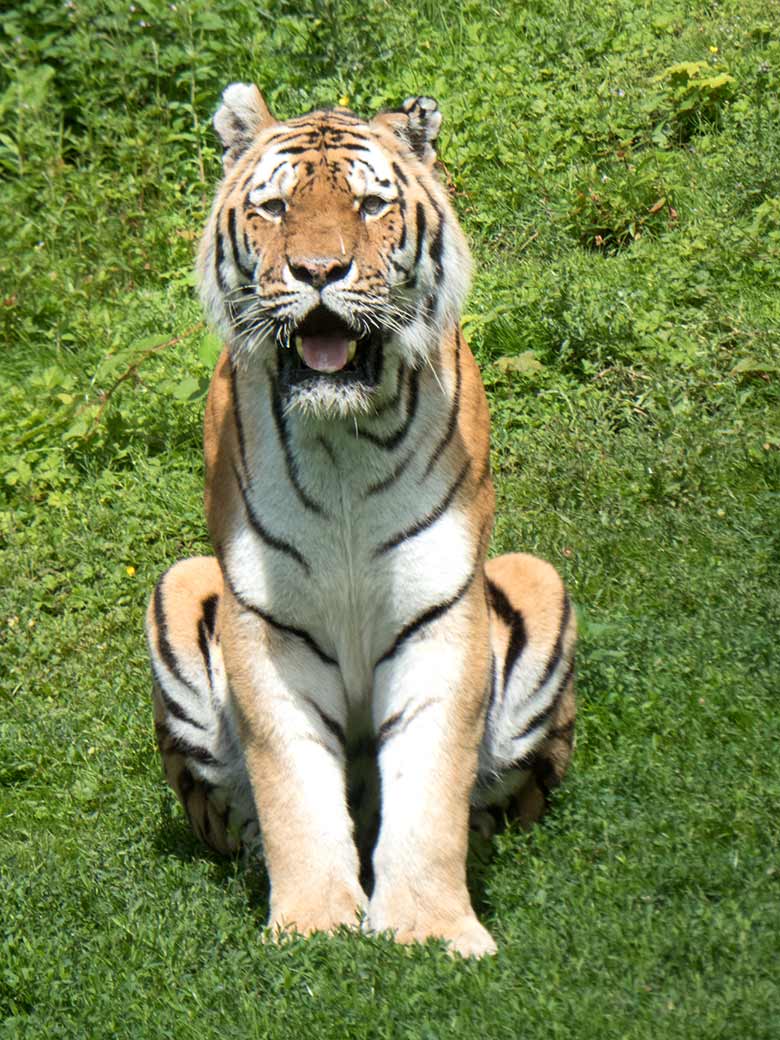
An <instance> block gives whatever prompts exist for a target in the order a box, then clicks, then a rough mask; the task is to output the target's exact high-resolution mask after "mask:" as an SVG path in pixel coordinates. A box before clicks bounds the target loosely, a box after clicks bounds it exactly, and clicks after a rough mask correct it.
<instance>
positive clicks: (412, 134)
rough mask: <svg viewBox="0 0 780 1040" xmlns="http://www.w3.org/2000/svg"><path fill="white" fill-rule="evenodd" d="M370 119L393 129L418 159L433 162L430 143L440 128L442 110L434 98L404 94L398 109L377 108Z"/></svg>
mask: <svg viewBox="0 0 780 1040" xmlns="http://www.w3.org/2000/svg"><path fill="white" fill-rule="evenodd" d="M372 122H373V123H377V124H379V126H384V127H387V128H388V129H389V130H392V132H393V133H394V134H395V136H396V137H399V138H400V139H401V140H402V141H403V142H404V143H405V144H406V145H408V147H409V148H410V149H411V150H412V151H413V152H414V154H415V155H416V156H417V158H418V159H419V160H420V161H421V162H423V163H425V165H426V166H433V164H434V162H435V161H436V151H435V149H434V147H433V145H434V142H435V141H436V138H437V137H438V136H439V130H440V128H441V112H440V111H439V105H438V102H436V101H435V100H434V99H433V98H430V97H411V98H407V99H406V101H404V103H403V105H401V107H400V108H399V109H396V110H395V111H394V112H380V113H379V115H378V116H375V117H374V119H373V120H372Z"/></svg>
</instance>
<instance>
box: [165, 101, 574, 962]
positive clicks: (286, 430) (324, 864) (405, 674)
mask: <svg viewBox="0 0 780 1040" xmlns="http://www.w3.org/2000/svg"><path fill="white" fill-rule="evenodd" d="M441 120H442V117H441V112H440V110H439V107H438V104H437V103H436V101H434V100H433V99H431V98H428V97H422V96H421V97H412V98H409V99H407V100H406V101H405V102H404V103H403V104H402V105H401V107H400V108H398V109H395V110H392V111H386V112H380V113H379V114H378V115H375V116H374V117H373V118H370V119H368V120H366V119H363V118H361V117H359V116H358V115H356V114H354V113H353V112H352V111H350V110H349V109H347V108H344V107H338V106H337V107H333V108H329V109H322V110H317V111H312V112H310V113H308V114H305V115H302V116H300V117H296V118H292V119H288V120H277V119H275V118H274V116H273V115H272V114H271V112H270V109H269V108H268V105H267V104H266V102H265V100H264V99H263V97H262V95H261V93H260V91H259V89H258V88H257V87H256V86H255V85H253V84H244V83H234V84H231V85H230V86H228V87H227V89H226V90H225V91H224V93H223V95H222V100H221V105H220V107H219V109H218V111H217V112H216V115H215V116H214V120H213V124H214V127H215V129H216V132H217V135H218V136H219V138H220V141H221V143H222V146H223V148H224V153H223V169H224V176H223V179H222V181H221V183H220V185H219V187H218V189H217V192H216V198H215V201H214V204H213V208H212V210H211V213H210V216H209V219H208V223H207V227H206V230H205V233H204V235H203V238H202V242H201V245H200V250H199V254H198V261H197V271H198V282H199V287H200V294H201V298H202V301H203V304H204V308H205V311H206V313H207V315H208V317H209V319H210V321H211V322H212V323H213V325H214V326H215V327H216V328H217V329H218V330H219V332H220V333H221V336H222V338H223V339H224V344H225V346H224V349H223V351H222V354H221V356H220V357H219V360H218V362H217V365H216V370H215V372H214V375H213V379H212V381H211V384H210V389H209V393H208V397H207V402H206V410H205V420H204V453H205V474H206V476H205V513H206V519H207V526H208V531H209V535H210V539H211V543H212V545H213V549H214V555H213V556H205V557H197V558H192V559H186V560H183V561H180V562H178V563H175V564H174V565H173V566H172V567H171V568H170V569H169V570H168V571H167V572H166V573H165V574H164V575H163V577H162V578H161V579H160V581H159V583H158V584H157V586H156V588H155V589H154V591H153V593H152V595H151V599H150V602H149V608H148V612H147V619H146V630H147V638H148V646H149V652H150V656H151V666H152V674H153V707H154V720H155V727H156V734H157V742H158V745H159V750H160V753H161V756H162V761H163V765H164V771H165V776H166V778H167V781H168V783H169V784H170V786H171V787H172V788H173V790H174V791H175V793H176V795H177V796H178V799H179V800H180V802H181V804H182V806H183V808H184V810H185V812H186V814H187V816H188V818H189V822H190V824H191V827H192V829H193V830H194V832H195V834H196V835H197V836H198V837H199V838H200V839H202V841H203V842H204V843H205V844H206V845H207V846H210V847H211V848H212V849H213V850H215V851H216V852H219V853H225V854H234V853H236V852H237V851H238V850H243V851H244V852H245V853H247V854H249V855H250V856H252V857H259V858H261V859H262V860H263V862H264V865H265V869H266V870H267V873H268V879H269V883H270V896H269V916H268V926H267V927H268V929H269V930H270V931H269V932H267V933H266V934H268V935H271V936H279V935H280V934H284V933H296V934H299V935H302V936H306V935H309V934H311V933H313V932H326V933H332V932H334V931H336V930H338V929H340V928H341V927H342V926H346V927H347V928H357V929H363V930H366V931H368V932H370V933H383V934H389V935H390V936H391V937H392V938H393V939H394V940H395V941H397V942H400V943H414V942H425V941H427V940H428V939H436V940H443V941H444V943H445V944H446V945H447V946H448V948H449V950H450V952H454V953H457V954H460V955H461V956H463V957H481V956H483V955H485V954H491V953H494V952H495V950H496V944H495V942H494V939H493V938H492V936H491V935H490V933H489V932H488V930H487V929H486V928H485V927H484V925H482V924H481V923H480V922H479V920H478V919H477V917H476V915H475V912H474V909H473V906H472V902H471V898H470V895H469V891H468V887H467V871H466V865H467V852H468V847H469V833H470V828H472V827H475V826H476V827H479V828H481V827H483V826H484V825H485V820H486V818H488V817H490V818H491V819H492V817H493V816H495V815H496V814H498V816H501V815H502V814H506V815H509V816H514V817H517V818H518V819H519V820H520V823H521V824H522V825H529V824H530V823H532V822H533V821H534V820H536V819H538V817H539V816H540V815H541V813H542V811H543V810H544V808H545V805H546V803H547V800H548V798H549V795H550V792H551V791H552V789H553V788H555V787H556V786H557V785H558V784H559V783H560V781H561V779H562V778H563V775H564V773H565V772H566V769H567V766H568V762H569V758H570V755H571V750H572V742H573V733H574V718H575V699H574V678H573V668H574V663H573V662H574V645H575V639H576V632H575V629H576V623H575V615H574V611H573V608H572V606H571V602H570V598H569V595H568V593H567V591H566V589H565V588H564V585H563V582H562V580H561V578H560V576H559V575H558V573H557V571H556V570H555V569H554V568H553V566H552V565H550V564H549V563H547V562H545V561H543V560H541V559H539V558H537V557H534V556H531V555H528V554H524V553H512V554H507V555H503V556H498V557H497V558H493V559H490V560H488V559H487V550H488V542H489V539H490V536H491V531H492V527H493V514H494V490H493V484H492V479H491V469H490V457H489V415H488V407H487V400H486V395H485V391H484V387H483V383H482V380H481V377H480V373H479V370H478V367H477V364H476V361H475V359H474V356H473V355H472V353H471V351H470V349H469V347H468V345H467V343H466V341H465V339H464V336H463V333H462V330H461V323H460V316H461V312H462V308H463V304H464V300H465V297H466V294H467V292H468V290H469V284H470V275H471V260H470V255H469V250H468V247H467V244H466V241H465V238H464V235H463V232H462V231H461V229H460V226H459V224H458V222H457V219H456V217H455V213H454V211H453V207H452V205H451V203H450V197H449V193H448V191H447V189H446V187H445V186H444V184H443V183H442V182H441V180H440V178H439V175H438V172H437V156H436V150H435V143H436V141H437V138H438V135H439V130H440V126H441ZM360 763H363V765H365V763H369V766H368V767H366V768H365V769H364V768H363V766H361V764H360ZM371 768H373V774H372V773H371ZM356 777H357V779H356ZM366 798H367V799H369V801H370V799H371V798H373V800H374V802H375V804H376V812H375V813H374V814H373V815H372V814H371V813H370V812H369V813H368V814H363V813H362V810H361V808H360V803H361V799H366ZM491 814H492V816H491ZM496 818H498V817H496ZM356 820H357V821H358V824H359V826H358V828H357V832H356V826H355V821H356ZM475 821H476V822H475ZM480 821H481V822H480ZM488 823H489V821H488ZM363 827H365V828H366V829H367V830H368V832H369V833H368V838H367V839H366V838H365V835H362V836H361V828H363Z"/></svg>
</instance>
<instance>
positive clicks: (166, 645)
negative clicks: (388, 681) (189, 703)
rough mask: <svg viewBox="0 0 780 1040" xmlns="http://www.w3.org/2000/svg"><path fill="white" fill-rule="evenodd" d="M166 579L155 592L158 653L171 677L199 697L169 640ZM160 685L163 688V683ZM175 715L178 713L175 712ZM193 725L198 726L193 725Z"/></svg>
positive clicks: (184, 719) (158, 585) (188, 720)
mask: <svg viewBox="0 0 780 1040" xmlns="http://www.w3.org/2000/svg"><path fill="white" fill-rule="evenodd" d="M166 577H167V575H166V574H164V575H163V576H162V578H161V579H160V580H159V581H158V582H157V587H156V588H155V590H154V620H155V624H156V625H157V651H158V653H159V654H160V657H161V658H162V660H163V664H164V665H165V667H166V668H167V669H168V671H169V672H170V673H171V675H173V676H174V678H176V679H178V681H179V682H180V683H181V684H182V686H186V687H187V689H188V690H190V692H191V693H194V694H195V696H196V697H197V696H198V691H197V690H196V689H195V687H194V686H193V685H192V683H191V682H190V681H189V680H188V679H185V678H184V675H183V674H182V671H181V668H180V666H179V662H178V659H177V657H176V654H175V653H174V651H173V647H172V646H171V641H170V639H169V638H168V620H167V618H166V616H165V607H164V605H163V594H162V587H163V582H164V581H165V578H166ZM160 685H161V686H162V683H161V684H160ZM173 714H176V713H175V712H174V713H173ZM176 717H177V718H182V720H183V721H186V722H190V721H191V720H190V719H188V718H186V716H184V717H183V716H181V715H177V716H176ZM193 725H198V724H197V723H193ZM200 728H201V729H202V728H203V727H202V726H201V727H200Z"/></svg>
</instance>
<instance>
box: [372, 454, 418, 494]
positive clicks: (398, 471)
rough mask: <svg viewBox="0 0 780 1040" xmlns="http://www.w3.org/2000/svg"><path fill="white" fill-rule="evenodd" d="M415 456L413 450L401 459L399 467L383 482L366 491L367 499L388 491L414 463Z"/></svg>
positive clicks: (379, 481) (380, 481)
mask: <svg viewBox="0 0 780 1040" xmlns="http://www.w3.org/2000/svg"><path fill="white" fill-rule="evenodd" d="M414 456H415V449H414V448H413V449H412V450H411V451H410V452H409V453H408V454H407V455H404V457H403V458H402V459H401V461H400V462H399V463H398V465H397V466H396V467H395V469H393V470H392V471H391V472H390V473H389V474H388V475H387V476H386V477H385V478H384V479H383V480H378V481H377V482H376V483H375V484H372V485H371V486H370V487H369V488H368V490H367V491H366V498H368V497H369V496H370V495H378V494H379V492H380V491H387V489H388V488H389V487H392V486H393V484H395V482H396V481H397V480H398V479H399V477H400V476H401V474H402V473H403V472H404V470H405V469H406V467H407V466H408V465H409V463H410V462H411V461H412V459H413V458H414Z"/></svg>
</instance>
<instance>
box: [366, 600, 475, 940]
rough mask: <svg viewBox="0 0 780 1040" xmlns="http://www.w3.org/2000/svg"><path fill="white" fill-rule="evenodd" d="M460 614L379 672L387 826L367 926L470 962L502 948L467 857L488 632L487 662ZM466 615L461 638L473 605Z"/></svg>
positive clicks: (378, 849) (377, 692) (379, 736)
mask: <svg viewBox="0 0 780 1040" xmlns="http://www.w3.org/2000/svg"><path fill="white" fill-rule="evenodd" d="M471 607H472V611H473V604H471ZM456 610H457V608H455V610H453V611H451V612H450V614H449V615H448V621H449V622H450V624H451V625H453V626H454V627H452V628H451V629H450V630H449V635H440V636H438V637H437V636H436V635H433V636H426V637H424V638H423V639H421V640H410V642H409V643H408V644H406V645H405V646H404V647H402V648H401V649H399V650H398V652H397V653H396V654H395V655H394V656H393V657H392V658H390V659H387V660H384V661H381V662H380V663H379V665H378V666H377V669H376V676H375V697H376V708H375V710H376V712H377V718H376V729H377V751H378V758H379V768H380V774H381V779H382V812H381V815H382V822H381V828H380V832H379V838H378V841H377V846H376V849H375V852H374V875H375V879H376V880H375V888H374V892H373V895H372V897H371V902H370V905H369V925H370V926H371V928H372V929H373V930H375V931H385V930H390V931H392V932H394V934H395V939H396V941H398V942H406V943H408V942H415V941H419V942H424V941H425V940H426V939H428V938H430V937H435V938H441V939H444V940H446V941H447V942H448V943H449V944H450V946H451V948H452V949H453V950H455V951H457V952H458V953H460V954H462V955H463V956H482V955H483V954H486V953H493V952H495V943H494V942H493V939H492V938H491V936H490V934H489V933H488V931H487V930H486V929H485V928H484V927H483V926H482V925H481V924H480V923H479V921H478V920H477V918H476V916H475V914H474V911H473V909H472V906H471V900H470V897H469V893H468V890H467V887H466V854H467V845H468V816H469V791H470V789H471V785H472V781H473V779H474V773H475V769H476V764H477V746H478V743H479V735H480V731H481V718H482V705H483V704H484V693H485V684H486V680H487V675H488V654H487V652H486V650H487V638H486V633H485V632H484V628H483V636H484V638H483V641H482V645H483V647H484V651H483V653H482V654H480V653H479V648H478V645H477V646H476V648H475V645H474V641H473V640H472V641H471V644H469V642H468V641H467V640H465V639H459V638H458V626H457V624H456V623H455V618H454V614H455V612H456ZM459 612H460V614H461V618H460V621H461V626H460V629H461V632H462V631H463V628H464V626H465V625H467V624H468V622H467V617H468V614H469V613H470V611H469V605H463V609H461V610H460V611H459ZM478 643H479V639H477V644H478Z"/></svg>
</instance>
